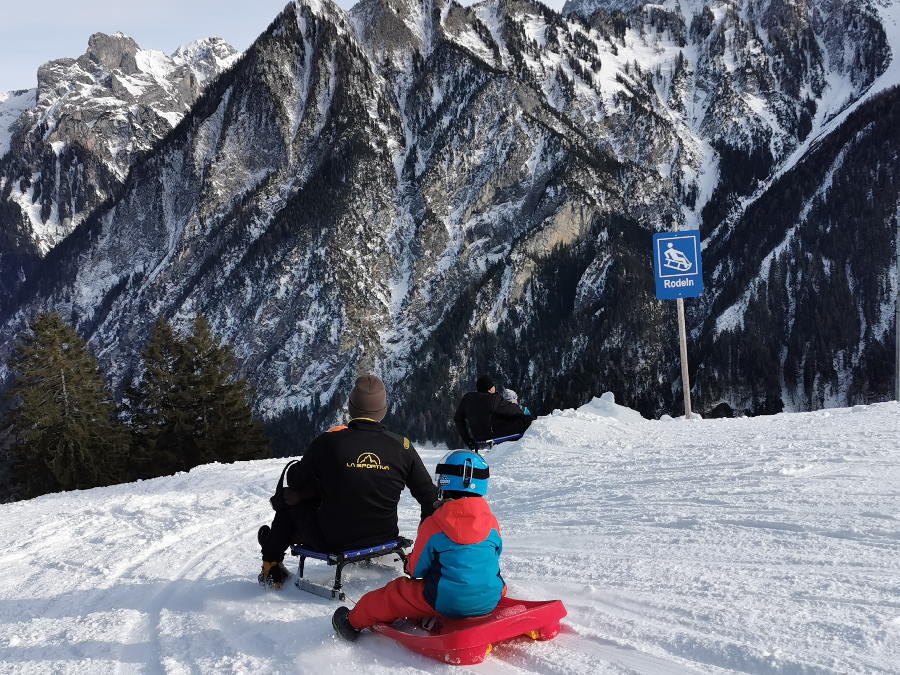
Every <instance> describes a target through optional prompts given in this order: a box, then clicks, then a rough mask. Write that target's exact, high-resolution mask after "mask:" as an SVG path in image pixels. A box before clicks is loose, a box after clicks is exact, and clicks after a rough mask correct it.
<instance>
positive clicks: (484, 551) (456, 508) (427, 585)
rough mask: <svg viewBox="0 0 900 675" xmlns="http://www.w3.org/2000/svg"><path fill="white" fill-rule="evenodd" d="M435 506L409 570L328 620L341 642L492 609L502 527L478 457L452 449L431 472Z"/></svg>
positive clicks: (498, 587) (498, 593) (499, 587)
mask: <svg viewBox="0 0 900 675" xmlns="http://www.w3.org/2000/svg"><path fill="white" fill-rule="evenodd" d="M435 474H436V478H437V481H438V486H439V489H440V494H439V499H440V501H439V502H438V507H437V510H436V511H435V512H434V514H433V515H431V516H429V517H428V518H426V519H425V520H424V521H422V524H421V525H419V531H418V534H416V544H415V547H414V548H413V551H412V553H411V554H410V556H409V561H408V563H407V568H406V572H407V573H408V574H409V575H410V576H411V577H412V578H410V579H408V578H406V577H401V578H399V579H394V581H392V582H390V583H389V584H388V585H387V586H385V587H383V588H379V589H377V590H374V591H370V592H369V593H366V594H365V595H364V596H362V597H361V598H360V599H359V602H358V603H356V606H355V607H354V608H353V610H352V611H351V610H349V609H348V608H347V607H338V609H337V610H335V612H334V616H333V617H332V619H331V623H332V625H333V626H334V629H335V630H336V631H337V633H338V634H339V635H340V636H341V637H343V638H344V639H346V640H356V638H357V637H359V634H360V632H361V631H362V629H364V628H368V627H370V626H373V625H375V624H376V623H391V622H392V621H394V620H396V619H401V618H405V619H427V618H430V617H434V616H444V617H448V618H462V617H469V616H483V615H485V614H489V613H490V612H492V611H494V609H495V608H496V607H497V604H498V603H499V602H500V598H502V597H503V595H504V594H505V593H506V584H505V583H504V582H503V577H501V576H500V552H501V551H502V550H503V542H502V540H501V539H500V525H499V524H498V523H497V519H496V518H495V517H494V514H493V513H491V508H490V506H488V503H487V501H486V500H485V499H484V496H485V494H487V489H488V477H489V469H488V465H487V462H486V461H485V460H484V458H483V457H481V456H480V455H478V454H476V453H474V452H471V451H468V450H454V451H452V452H450V453H448V454H447V455H445V456H444V458H443V459H442V460H441V461H440V462H439V463H438V465H437V469H436V470H435Z"/></svg>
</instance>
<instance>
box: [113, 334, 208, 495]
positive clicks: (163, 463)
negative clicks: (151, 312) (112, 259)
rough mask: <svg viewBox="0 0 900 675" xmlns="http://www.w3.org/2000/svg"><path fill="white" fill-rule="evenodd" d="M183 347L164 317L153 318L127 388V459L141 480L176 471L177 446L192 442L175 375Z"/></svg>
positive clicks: (179, 379)
mask: <svg viewBox="0 0 900 675" xmlns="http://www.w3.org/2000/svg"><path fill="white" fill-rule="evenodd" d="M183 351H184V345H183V344H182V343H181V341H180V340H179V339H178V337H177V336H176V335H175V332H174V331H173V330H172V325H171V324H170V323H169V322H168V320H166V319H165V318H164V317H160V318H159V319H157V321H156V323H155V324H154V325H153V329H152V331H151V333H150V339H149V341H148V342H147V345H146V346H145V347H144V353H143V366H144V371H143V373H142V375H141V379H140V381H139V382H138V384H137V386H136V387H131V388H129V389H128V390H127V392H126V400H127V406H126V409H127V411H128V419H129V423H130V425H131V431H132V437H133V452H132V457H133V461H134V464H135V466H136V469H137V475H138V476H140V477H142V478H151V477H154V476H162V475H166V474H171V473H174V472H176V471H179V470H180V469H181V468H182V465H183V462H182V461H181V460H180V457H181V456H182V455H183V454H184V452H183V450H182V448H183V447H184V446H185V445H187V444H189V443H191V442H192V441H191V433H190V425H189V424H188V421H187V417H188V413H187V411H185V410H184V409H183V408H182V405H183V403H184V399H185V396H184V392H183V385H184V382H183V380H184V377H183V376H182V377H179V373H178V367H179V364H180V363H182V362H183V361H184V359H183Z"/></svg>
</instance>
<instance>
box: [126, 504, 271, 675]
mask: <svg viewBox="0 0 900 675" xmlns="http://www.w3.org/2000/svg"><path fill="white" fill-rule="evenodd" d="M223 521H224V519H221V520H220V521H218V522H223ZM258 527H259V525H258V524H254V525H251V526H249V527H245V528H243V529H241V530H238V531H236V532H234V533H232V534H230V535H228V536H226V537H221V538H219V539H217V540H216V541H214V542H213V543H211V544H209V545H206V546H204V547H203V549H202V550H201V551H199V552H198V553H196V554H194V555H193V556H192V557H191V558H189V559H188V562H187V563H185V565H184V566H183V567H182V568H181V569H179V570H178V571H177V572H176V573H175V574H174V575H173V576H172V577H171V578H170V579H169V580H168V581H167V582H166V583H165V585H164V586H162V588H160V589H159V590H158V591H156V592H155V593H154V594H153V595H151V596H150V598H149V599H148V600H147V602H146V603H145V604H144V605H143V606H142V607H141V608H139V612H140V615H141V616H140V617H139V618H138V620H137V621H136V623H137V626H133V627H132V628H130V629H129V631H128V634H127V636H125V637H123V644H122V645H121V647H120V648H119V654H118V655H117V659H116V660H117V661H118V665H117V667H116V671H115V672H116V674H117V675H125V674H126V673H130V672H133V668H131V667H126V666H127V665H130V664H126V661H125V660H124V659H123V658H122V656H123V655H124V652H125V650H127V649H128V647H129V646H130V644H131V642H129V640H128V638H131V637H133V636H135V635H136V634H137V633H141V632H142V628H143V625H144V622H145V620H146V629H147V633H148V635H147V636H146V637H147V639H148V641H149V643H150V644H149V645H148V647H147V652H146V658H145V660H144V662H145V664H148V665H149V664H150V663H158V664H159V670H160V671H161V672H164V671H166V668H165V664H164V663H163V660H164V657H163V654H162V646H161V642H160V624H161V621H162V610H163V609H164V608H165V606H166V603H167V601H168V600H169V599H170V598H171V597H172V594H173V593H175V591H176V590H177V586H178V584H179V583H180V582H182V581H184V580H185V579H189V580H192V581H196V580H197V579H201V578H207V577H208V574H207V573H208V572H209V570H211V569H212V568H213V567H215V566H216V564H217V562H218V560H217V558H215V557H212V556H210V553H211V552H212V551H214V550H215V549H218V548H220V547H221V546H223V545H225V544H227V543H228V542H229V541H234V540H235V538H236V537H240V536H241V535H247V534H249V533H250V532H253V531H255V530H256V529H257V528H258ZM197 529H200V528H190V531H189V532H186V533H185V534H186V535H188V536H189V535H190V534H193V532H195V531H196V530H197ZM186 538H187V537H186V536H185V537H181V538H180V539H179V540H178V541H175V542H172V543H171V544H168V545H166V546H163V547H159V548H158V549H157V551H155V552H154V553H158V552H159V550H163V549H171V548H174V547H175V546H177V545H180V544H184V542H185V539H186ZM152 555H153V554H150V555H147V556H145V557H144V559H143V561H142V562H140V563H136V564H135V565H133V566H131V567H130V568H129V570H130V571H134V570H136V569H139V568H140V567H141V565H142V564H143V563H145V562H146V561H147V560H149V559H150V558H151V557H152ZM191 572H197V573H196V574H191Z"/></svg>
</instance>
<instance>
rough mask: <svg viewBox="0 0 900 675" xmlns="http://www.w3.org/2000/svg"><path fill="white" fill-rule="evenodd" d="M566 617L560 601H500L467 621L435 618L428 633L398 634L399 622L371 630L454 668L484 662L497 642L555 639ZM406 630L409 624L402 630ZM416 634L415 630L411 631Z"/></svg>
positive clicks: (403, 631)
mask: <svg viewBox="0 0 900 675" xmlns="http://www.w3.org/2000/svg"><path fill="white" fill-rule="evenodd" d="M565 615H566V608H565V607H564V606H563V604H562V601H561V600H544V601H535V600H515V599H513V598H502V599H501V600H500V604H499V605H497V608H496V609H495V610H494V611H493V612H491V613H490V614H485V615H484V616H476V617H471V618H468V619H446V618H443V617H438V619H437V626H436V628H432V629H431V630H430V631H428V632H423V630H422V629H421V628H420V629H417V632H409V630H401V628H402V627H404V626H403V625H402V624H401V623H400V622H395V624H393V625H390V626H389V625H387V624H383V623H379V624H376V625H374V626H372V630H375V631H378V632H379V633H381V634H382V635H386V636H387V637H389V638H391V639H392V640H396V641H397V642H399V643H400V644H402V645H403V646H404V647H406V648H407V649H409V650H411V651H414V652H417V653H419V654H422V655H424V656H428V657H430V658H433V659H437V660H438V661H443V662H444V663H449V664H450V665H454V666H468V665H472V664H475V663H481V662H482V661H484V657H485V656H487V655H488V654H490V652H491V650H492V649H493V646H494V645H495V644H497V643H498V642H503V641H505V640H509V639H512V638H514V637H518V636H520V635H523V636H526V637H530V638H531V639H532V640H552V639H553V638H555V637H556V636H557V635H559V620H560V619H562V618H563V617H564V616H565ZM405 627H406V628H407V629H408V628H409V624H407V626H405ZM414 630H416V629H414Z"/></svg>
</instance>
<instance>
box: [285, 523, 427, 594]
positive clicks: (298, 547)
mask: <svg viewBox="0 0 900 675" xmlns="http://www.w3.org/2000/svg"><path fill="white" fill-rule="evenodd" d="M412 544H413V543H412V541H410V540H409V539H407V538H405V537H397V538H396V539H392V540H391V541H386V542H385V543H383V544H378V545H377V546H368V547H366V548H357V549H353V550H350V551H342V552H341V553H325V552H323V551H314V550H312V549H310V548H306V547H305V546H303V545H302V544H293V545H292V546H291V555H295V556H297V557H298V558H299V559H300V563H299V566H298V568H297V581H296V582H295V585H296V586H297V588H300V589H302V590H305V591H309V592H310V593H314V594H316V595H321V596H322V597H325V598H337V599H338V600H344V599H345V597H346V596H345V595H344V592H343V591H342V590H341V573H342V572H343V570H344V567H345V566H347V565H350V564H351V563H357V562H363V561H364V560H371V559H372V558H380V557H381V556H384V555H392V554H397V555H398V556H399V559H400V560H402V561H403V566H404V568H405V567H406V552H405V551H404V550H403V549H404V548H409V547H410V546H412ZM307 558H313V559H314V560H324V561H325V562H326V563H328V564H329V565H335V566H336V567H337V569H336V570H335V573H334V585H333V586H332V587H331V588H327V587H325V586H320V585H319V584H314V583H312V582H311V581H309V580H307V579H304V578H303V568H304V566H305V563H306V559H307Z"/></svg>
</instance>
